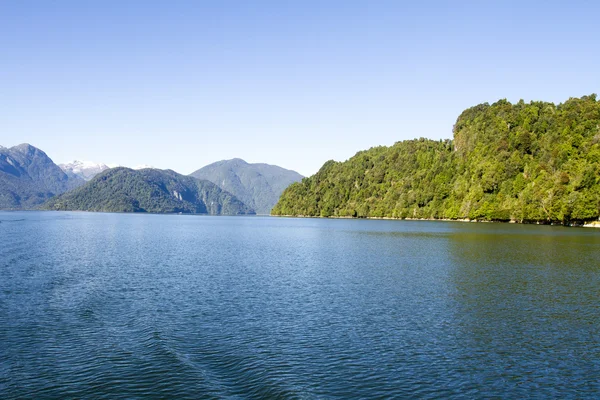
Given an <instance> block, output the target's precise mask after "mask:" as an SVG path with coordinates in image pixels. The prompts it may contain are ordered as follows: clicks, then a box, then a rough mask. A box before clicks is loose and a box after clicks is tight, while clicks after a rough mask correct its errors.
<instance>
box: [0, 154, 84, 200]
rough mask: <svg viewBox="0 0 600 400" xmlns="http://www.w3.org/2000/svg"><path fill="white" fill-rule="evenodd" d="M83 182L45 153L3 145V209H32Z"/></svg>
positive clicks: (0, 162)
mask: <svg viewBox="0 0 600 400" xmlns="http://www.w3.org/2000/svg"><path fill="white" fill-rule="evenodd" d="M83 183H84V180H83V179H81V178H78V177H73V178H69V177H68V176H67V175H66V174H65V173H64V172H63V171H62V170H61V169H60V168H59V167H58V166H57V165H56V164H54V162H53V161H52V160H51V159H50V157H48V156H47V155H46V153H44V152H43V151H42V150H40V149H38V148H36V147H33V146H31V145H29V144H26V143H24V144H20V145H18V146H14V147H11V148H5V147H2V146H0V209H3V210H7V209H8V210H11V209H12V210H15V209H32V208H35V207H36V206H38V205H39V204H41V203H43V202H44V201H46V200H47V199H49V198H50V197H52V196H55V195H57V194H60V193H63V192H66V191H67V190H70V189H73V188H75V187H77V186H79V185H82V184H83Z"/></svg>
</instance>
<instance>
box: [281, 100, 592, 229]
mask: <svg viewBox="0 0 600 400" xmlns="http://www.w3.org/2000/svg"><path fill="white" fill-rule="evenodd" d="M273 214H274V215H305V216H324V217H329V216H333V217H390V218H433V219H440V218H444V219H471V220H484V221H510V220H512V221H515V222H538V223H562V224H566V225H571V224H579V223H581V222H585V221H592V220H596V219H598V217H599V216H600V102H599V101H597V100H596V95H591V96H584V97H582V98H571V99H569V100H568V101H566V102H564V103H563V104H558V105H555V104H553V103H547V102H538V101H536V102H530V103H528V104H527V103H525V102H523V101H520V102H518V103H517V104H511V103H510V102H508V101H506V100H500V101H498V102H496V103H494V104H492V105H490V104H488V103H484V104H480V105H478V106H475V107H472V108H469V109H467V110H465V111H464V112H463V113H462V114H461V115H460V116H459V117H458V119H457V121H456V124H455V125H454V140H445V141H433V140H428V139H417V140H409V141H404V142H398V143H396V144H394V145H393V146H391V147H383V146H381V147H375V148H371V149H370V150H366V151H361V152H358V153H357V154H356V155H355V156H354V157H352V158H350V159H349V160H347V161H345V162H335V161H328V162H326V163H325V164H324V165H323V167H322V168H321V169H320V170H319V172H317V173H316V174H315V175H313V176H311V177H310V178H306V179H304V180H303V181H302V182H300V183H294V184H292V185H291V186H290V187H288V188H287V189H286V190H285V191H284V193H283V194H282V196H281V198H280V200H279V202H278V203H277V205H276V206H275V207H274V209H273Z"/></svg>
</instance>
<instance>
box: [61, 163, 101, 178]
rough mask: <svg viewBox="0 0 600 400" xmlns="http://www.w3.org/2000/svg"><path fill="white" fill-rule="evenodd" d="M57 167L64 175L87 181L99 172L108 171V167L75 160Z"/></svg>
mask: <svg viewBox="0 0 600 400" xmlns="http://www.w3.org/2000/svg"><path fill="white" fill-rule="evenodd" d="M58 166H59V167H60V168H61V169H62V170H63V171H65V173H66V174H67V175H68V176H70V177H72V176H74V175H76V176H78V177H80V178H82V179H84V180H86V181H89V180H90V179H92V178H93V177H94V176H96V175H98V174H99V173H100V172H103V171H106V170H107V169H109V167H108V165H106V164H100V163H95V162H92V161H78V160H75V161H73V162H71V163H68V164H58Z"/></svg>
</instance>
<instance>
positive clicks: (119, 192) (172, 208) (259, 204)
mask: <svg viewBox="0 0 600 400" xmlns="http://www.w3.org/2000/svg"><path fill="white" fill-rule="evenodd" d="M195 174H196V175H198V176H197V177H192V176H184V175H181V174H178V173H176V172H174V171H171V170H158V169H154V168H152V167H149V166H147V165H141V166H137V167H135V168H125V167H113V168H111V167H110V166H109V165H106V164H103V163H95V162H89V161H74V162H71V163H67V164H61V165H60V166H58V165H56V164H55V163H54V162H53V161H52V160H51V159H50V158H49V157H48V156H47V155H46V153H44V152H43V151H42V150H40V149H37V148H35V147H34V146H31V145H29V144H21V145H18V146H15V147H12V148H10V149H7V148H5V147H0V209H9V210H18V209H35V208H38V207H40V206H41V205H42V204H43V203H45V202H46V201H48V199H51V198H53V197H55V196H57V195H60V194H63V193H65V192H69V193H66V194H65V195H64V196H60V197H56V198H54V199H53V200H52V201H51V202H48V203H47V204H45V205H44V207H43V208H44V209H53V210H82V211H115V212H159V213H162V212H165V213H168V212H182V213H201V214H203V213H206V214H215V215H216V214H228V215H237V214H253V213H255V210H258V212H259V213H269V211H270V209H271V208H272V206H273V205H274V204H275V203H276V202H277V199H278V198H279V195H280V194H281V192H283V190H284V189H285V187H286V186H287V185H288V184H289V183H291V182H295V181H297V180H299V179H301V178H302V177H301V175H299V174H297V173H296V172H294V171H289V170H286V169H284V168H281V167H277V166H273V165H268V164H248V163H246V162H245V161H243V160H240V159H234V160H228V161H221V162H217V163H214V164H211V165H209V166H207V167H205V168H203V169H200V170H198V171H196V173H195ZM80 186H81V187H80ZM75 188H79V189H77V190H73V189H75ZM228 189H229V190H228ZM233 192H235V193H233ZM242 197H243V200H242Z"/></svg>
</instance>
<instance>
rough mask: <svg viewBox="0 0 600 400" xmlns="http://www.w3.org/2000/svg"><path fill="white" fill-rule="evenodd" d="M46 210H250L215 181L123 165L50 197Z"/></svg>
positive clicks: (229, 212)
mask: <svg viewBox="0 0 600 400" xmlns="http://www.w3.org/2000/svg"><path fill="white" fill-rule="evenodd" d="M43 209H46V210H58V211H103V212H150V213H186V214H211V215H240V214H253V213H254V212H253V210H252V209H251V208H250V207H248V206H247V205H245V204H244V203H242V202H241V201H240V200H238V199H237V198H236V197H235V196H233V195H232V194H230V193H228V192H225V191H223V190H221V189H220V188H219V187H218V186H217V185H215V184H213V183H211V182H208V181H201V180H197V179H195V178H192V177H189V176H184V175H181V174H178V173H177V172H175V171H172V170H158V169H151V168H148V169H141V170H134V169H131V168H126V167H117V168H111V169H108V170H106V171H104V172H102V173H100V174H98V175H96V176H95V177H94V178H92V179H91V180H90V181H89V182H87V183H86V184H85V185H83V186H81V187H79V188H77V189H75V190H73V191H71V192H68V193H64V194H62V195H60V196H57V197H55V198H53V199H50V200H49V201H48V202H47V203H46V204H45V205H44V206H43Z"/></svg>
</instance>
